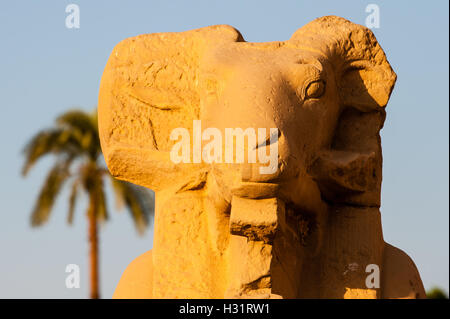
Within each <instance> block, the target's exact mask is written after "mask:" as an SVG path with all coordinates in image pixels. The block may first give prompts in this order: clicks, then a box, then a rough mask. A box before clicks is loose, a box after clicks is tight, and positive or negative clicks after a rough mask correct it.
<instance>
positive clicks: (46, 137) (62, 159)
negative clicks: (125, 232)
mask: <svg viewBox="0 0 450 319" xmlns="http://www.w3.org/2000/svg"><path fill="white" fill-rule="evenodd" d="M51 153H52V154H54V155H55V156H56V162H55V164H54V165H53V167H52V168H51V169H50V171H49V172H48V174H47V177H46V179H45V181H44V184H43V185H42V188H41V190H40V193H39V195H38V198H37V200H36V203H35V206H34V209H33V211H32V214H31V225H32V226H33V227H34V226H40V225H42V224H44V223H45V222H46V221H47V220H48V219H49V217H50V213H51V210H52V207H53V204H54V202H55V199H56V197H57V196H58V194H59V193H60V191H61V189H62V187H63V186H64V185H65V184H67V183H69V184H71V185H70V188H71V190H70V197H69V212H68V215H67V221H68V223H69V224H72V221H73V215H74V211H75V204H76V201H77V199H78V197H79V193H80V191H81V190H84V192H85V193H86V194H87V196H88V199H89V201H88V203H89V204H88V208H87V218H88V228H89V230H88V232H89V233H88V234H89V236H88V238H89V243H90V275H91V276H90V283H91V293H90V296H91V298H93V299H97V298H99V297H100V294H99V269H98V223H99V222H103V221H105V220H107V219H108V215H109V214H108V209H107V205H106V194H105V188H104V180H105V179H108V180H109V181H110V182H111V184H112V186H113V187H112V188H113V190H114V193H115V198H116V204H117V205H118V206H119V208H120V207H123V206H126V207H127V208H128V210H129V212H130V213H131V216H132V218H133V221H134V224H135V226H136V228H137V230H138V232H139V234H142V233H143V231H144V230H145V228H146V226H147V225H148V224H149V220H150V217H151V215H152V214H153V212H154V207H153V200H152V198H151V194H150V193H149V192H148V191H147V189H145V188H142V187H139V186H136V185H133V184H130V183H127V182H123V181H119V180H117V179H115V178H114V177H113V176H112V175H110V173H109V172H108V170H107V169H106V168H105V166H104V164H103V163H104V161H103V158H102V152H101V148H100V141H99V136H98V125H97V111H95V112H93V113H87V112H84V111H81V110H72V111H68V112H66V113H64V114H62V115H61V116H59V117H58V118H57V119H56V125H55V126H54V127H51V128H49V129H46V130H42V131H40V132H38V133H37V134H36V135H35V136H34V137H33V138H32V139H31V140H30V142H29V143H28V144H27V145H26V147H25V149H24V154H25V163H24V166H23V171H22V174H23V175H24V176H26V174H27V173H28V172H29V170H30V168H31V167H33V165H34V164H35V163H36V162H37V160H38V159H40V158H41V157H43V156H44V155H47V154H51Z"/></svg>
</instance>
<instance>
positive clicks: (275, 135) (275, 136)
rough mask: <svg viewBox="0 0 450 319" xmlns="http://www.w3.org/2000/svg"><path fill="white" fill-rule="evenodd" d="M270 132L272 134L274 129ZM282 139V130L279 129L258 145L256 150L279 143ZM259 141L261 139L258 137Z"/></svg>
mask: <svg viewBox="0 0 450 319" xmlns="http://www.w3.org/2000/svg"><path fill="white" fill-rule="evenodd" d="M270 131H271V132H272V129H271V130H270ZM280 137H281V131H280V129H277V130H276V131H275V132H272V134H270V135H269V136H268V137H267V138H266V139H265V140H264V141H263V142H261V143H259V144H257V145H256V146H255V148H254V149H255V150H256V149H258V148H260V147H266V146H269V145H271V144H274V143H277V142H278V140H279V139H280ZM258 139H259V137H258Z"/></svg>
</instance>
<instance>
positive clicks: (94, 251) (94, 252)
mask: <svg viewBox="0 0 450 319" xmlns="http://www.w3.org/2000/svg"><path fill="white" fill-rule="evenodd" d="M92 197H93V196H91V199H90V204H89V211H88V219H89V222H88V223H89V244H90V256H89V257H90V266H91V278H90V281H91V299H99V298H100V293H99V287H98V284H99V273H98V232H97V218H96V216H95V215H96V214H95V211H96V204H95V199H93V198H92Z"/></svg>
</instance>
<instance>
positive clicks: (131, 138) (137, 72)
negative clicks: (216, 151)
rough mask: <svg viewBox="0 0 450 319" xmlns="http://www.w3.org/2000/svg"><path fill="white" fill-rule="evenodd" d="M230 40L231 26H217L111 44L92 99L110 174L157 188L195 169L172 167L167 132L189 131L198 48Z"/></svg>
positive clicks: (195, 104) (234, 34)
mask: <svg viewBox="0 0 450 319" xmlns="http://www.w3.org/2000/svg"><path fill="white" fill-rule="evenodd" d="M236 41H243V39H242V36H241V35H240V33H239V32H238V31H237V30H235V29H234V28H232V27H230V26H226V25H219V26H210V27H206V28H201V29H197V30H192V31H187V32H179V33H155V34H146V35H140V36H137V37H133V38H129V39H126V40H124V41H122V42H120V43H119V44H118V45H117V46H116V47H115V48H114V50H113V52H112V53H111V55H110V57H109V60H108V62H107V64H106V67H105V70H104V73H103V76H102V79H101V84H100V92H99V101H98V113H99V133H100V141H101V146H102V150H103V154H104V156H105V160H106V163H107V165H108V168H109V169H110V171H111V172H112V174H113V175H115V176H117V177H118V178H120V179H123V180H127V181H130V182H133V183H136V184H139V185H143V186H147V187H150V188H152V189H154V190H158V189H159V188H161V187H165V186H164V185H162V184H161V182H162V181H166V182H167V183H171V182H172V181H174V180H177V177H176V176H178V175H180V176H182V175H183V174H184V173H182V172H181V171H183V170H184V169H189V170H192V169H194V170H196V169H197V168H194V167H193V165H192V166H190V165H185V166H183V167H184V168H182V166H179V167H177V168H175V167H174V165H175V164H174V163H172V162H171V161H170V157H169V152H170V148H171V146H172V145H173V143H174V141H171V140H170V133H171V132H172V130H173V129H174V128H186V129H188V130H189V131H190V132H191V135H190V136H192V123H193V120H194V119H198V117H199V113H200V109H199V108H200V102H199V92H198V90H197V78H198V69H199V63H200V60H201V58H202V55H203V53H204V52H205V51H206V50H207V49H208V48H209V47H211V46H214V45H217V44H220V43H221V42H222V43H223V42H236ZM188 167H189V168H188ZM177 172H178V173H177ZM171 174H172V175H171ZM177 174H178V175H177Z"/></svg>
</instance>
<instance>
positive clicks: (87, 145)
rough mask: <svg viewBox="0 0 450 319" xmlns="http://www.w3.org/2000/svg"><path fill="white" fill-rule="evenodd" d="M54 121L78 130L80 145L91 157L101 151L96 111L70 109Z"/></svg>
mask: <svg viewBox="0 0 450 319" xmlns="http://www.w3.org/2000/svg"><path fill="white" fill-rule="evenodd" d="M56 122H57V124H58V125H59V126H60V127H62V128H67V129H69V130H71V131H76V132H79V134H81V135H82V138H81V146H82V148H83V149H84V150H86V151H87V152H88V153H89V155H90V156H91V158H97V156H98V155H99V154H100V153H101V149H100V139H99V135H98V124H97V112H93V113H88V112H85V111H82V110H71V111H68V112H66V113H64V114H62V115H61V116H59V117H58V118H57V119H56Z"/></svg>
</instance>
